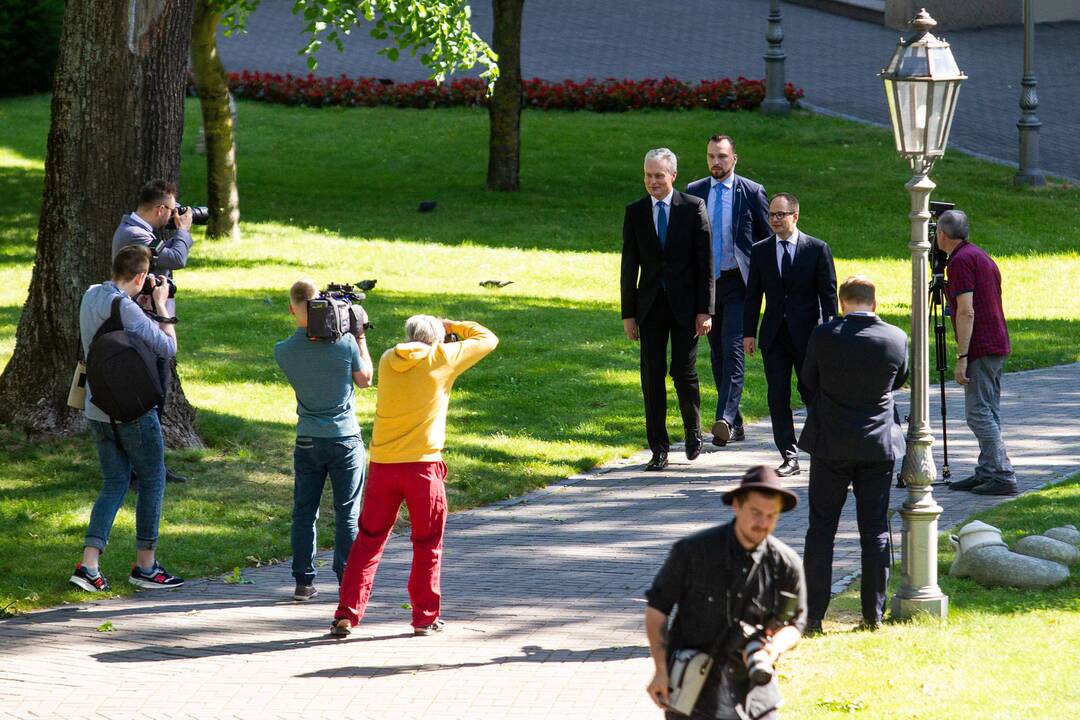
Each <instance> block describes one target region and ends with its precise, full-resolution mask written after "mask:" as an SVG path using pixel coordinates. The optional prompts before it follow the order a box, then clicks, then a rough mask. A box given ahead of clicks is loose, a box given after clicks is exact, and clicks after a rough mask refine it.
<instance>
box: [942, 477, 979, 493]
mask: <svg viewBox="0 0 1080 720" xmlns="http://www.w3.org/2000/svg"><path fill="white" fill-rule="evenodd" d="M982 483H983V481H982V480H979V479H978V478H976V477H975V476H974V475H972V476H970V477H966V478H964V479H963V480H957V481H956V482H951V483H949V489H950V490H974V489H975V486H976V485H982Z"/></svg>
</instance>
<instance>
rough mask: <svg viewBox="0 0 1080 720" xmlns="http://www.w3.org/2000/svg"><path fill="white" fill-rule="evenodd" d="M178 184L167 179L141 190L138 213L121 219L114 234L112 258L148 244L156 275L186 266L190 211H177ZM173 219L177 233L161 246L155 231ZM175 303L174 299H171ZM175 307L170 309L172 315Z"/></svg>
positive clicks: (151, 182) (151, 270) (152, 183)
mask: <svg viewBox="0 0 1080 720" xmlns="http://www.w3.org/2000/svg"><path fill="white" fill-rule="evenodd" d="M176 209H177V208H176V185H174V184H173V183H171V182H169V181H168V180H164V179H161V178H159V179H157V180H151V181H150V182H148V183H146V184H145V185H143V187H142V190H140V191H139V206H138V208H136V210H135V212H133V213H130V214H128V215H125V216H124V217H123V218H121V219H120V227H118V228H116V233H115V234H114V235H113V241H112V255H113V257H116V253H118V252H120V248H122V247H124V246H125V245H136V244H138V245H146V246H147V247H149V248H150V249H151V250H152V251H153V252H154V261H153V264H151V266H150V272H152V273H154V274H155V275H170V276H171V275H172V271H173V270H179V269H180V268H182V267H184V266H185V265H187V259H188V253H189V252H191V245H192V242H193V241H192V239H191V209H190V208H189V209H188V210H187V211H186V212H185V213H184V214H183V215H181V214H179V213H178V212H177V211H176ZM171 220H174V221H175V225H176V233H175V234H174V235H173V236H172V237H171V238H169V239H168V240H165V241H164V242H163V243H161V244H160V246H159V240H158V238H157V236H156V235H155V233H156V232H159V231H161V230H162V229H164V227H165V226H166V225H168V224H169V221H171ZM169 303H170V304H173V305H175V304H174V303H173V300H172V299H170V300H169ZM174 309H175V307H170V308H168V310H169V312H170V313H171V312H173V310H174Z"/></svg>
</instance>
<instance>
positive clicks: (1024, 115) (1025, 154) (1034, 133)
mask: <svg viewBox="0 0 1080 720" xmlns="http://www.w3.org/2000/svg"><path fill="white" fill-rule="evenodd" d="M1034 54H1035V18H1034V16H1033V15H1032V8H1031V0H1024V77H1023V78H1022V79H1021V80H1020V86H1021V87H1022V88H1024V89H1023V91H1022V92H1021V93H1020V120H1018V121H1017V123H1016V127H1017V128H1018V129H1019V130H1020V168H1019V169H1018V170H1017V171H1016V175H1015V176H1014V177H1013V183H1014V184H1015V185H1032V186H1040V185H1045V184H1046V176H1045V175H1043V171H1042V170H1040V169H1039V128H1041V127H1042V123H1041V122H1040V121H1039V118H1038V117H1037V116H1036V115H1035V111H1036V110H1037V109H1038V107H1039V94H1038V93H1037V92H1036V91H1035V87H1036V85H1038V83H1037V82H1035V71H1034V70H1032V68H1031V63H1032V56H1033V55H1034Z"/></svg>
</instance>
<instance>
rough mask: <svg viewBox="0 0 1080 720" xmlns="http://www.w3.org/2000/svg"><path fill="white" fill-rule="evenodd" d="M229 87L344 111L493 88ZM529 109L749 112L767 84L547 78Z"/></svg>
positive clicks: (481, 95)
mask: <svg viewBox="0 0 1080 720" xmlns="http://www.w3.org/2000/svg"><path fill="white" fill-rule="evenodd" d="M229 89H230V90H232V93H233V95H234V96H236V97H238V98H247V99H249V100H261V101H263V102H269V103H278V104H283V105H307V106H311V107H322V106H324V105H343V106H347V107H375V106H377V105H386V106H389V107H402V108H436V107H484V106H486V105H487V94H486V85H485V83H484V81H482V80H479V79H477V78H457V79H454V80H452V81H451V82H449V83H444V84H438V83H436V82H434V81H432V80H418V81H416V82H410V83H394V82H391V81H388V80H387V81H380V80H377V79H376V78H369V77H361V78H350V77H347V76H345V75H341V76H340V77H315V76H314V75H310V74H309V75H306V76H302V77H301V76H297V75H280V74H278V73H260V72H251V71H249V70H244V71H243V72H240V73H229ZM521 90H522V103H523V104H524V106H525V107H534V108H540V109H543V110H589V111H592V112H625V111H627V110H639V109H641V108H663V109H668V110H676V109H678V110H691V109H693V108H707V109H709V110H749V109H752V108H755V107H757V106H758V105H760V104H761V102H762V101H763V100H764V99H765V82H764V81H763V80H750V79H747V78H744V77H739V78H736V79H735V80H731V79H729V78H724V79H722V80H702V81H701V82H699V83H698V84H697V85H689V84H687V83H684V82H682V81H681V80H676V79H675V78H669V77H665V78H662V79H660V80H655V79H647V80H616V79H614V78H608V79H606V80H596V79H593V78H588V79H586V80H583V81H581V82H576V81H574V80H564V81H562V82H550V81H548V80H541V79H540V78H532V79H531V80H525V81H524V82H522V84H521ZM784 94H785V96H786V97H787V99H788V101H789V102H791V104H792V105H794V104H795V103H797V102H798V101H799V99H800V98H801V97H803V91H802V89H801V88H796V87H795V86H794V85H792V84H791V83H788V84H787V85H786V86H785V88H784Z"/></svg>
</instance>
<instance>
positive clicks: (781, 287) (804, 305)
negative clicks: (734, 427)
mask: <svg viewBox="0 0 1080 720" xmlns="http://www.w3.org/2000/svg"><path fill="white" fill-rule="evenodd" d="M798 221H799V200H798V198H796V197H795V196H794V195H791V194H790V193H777V194H776V195H773V198H772V201H771V202H770V203H769V227H771V228H772V230H773V235H772V237H770V238H768V239H766V240H762V241H761V242H759V243H757V244H756V245H754V247H753V248H751V250H750V273H749V275H748V276H747V280H746V308H745V311H744V314H743V336H744V337H743V351H744V352H745V353H746V354H747V355H753V354H754V351H755V350H756V349H757V345H758V344H759V343H760V345H761V359H762V360H763V361H764V363H765V381H766V383H767V384H768V399H769V418H770V419H771V420H772V431H773V442H775V443H776V449H777V450H779V451H780V456H781V458H782V459H783V462H782V463H781V465H780V467H778V468H777V469H776V473H777V474H778V475H780V476H782V477H786V476H789V475H797V474H798V473H799V472H800V471H799V459H798V449H797V448H796V447H795V423H794V421H793V420H792V417H791V371H792V369H794V370H795V375H796V377H797V378H798V381H799V382H798V388H799V395H800V397H801V398H802V401H803V403H806V402H807V401H808V398H809V394H808V393H807V391H806V387H805V385H804V384H803V381H802V366H803V359H804V358H805V357H806V343H807V341H808V340H809V339H810V332H811V331H812V330H813V329H814V328H815V327H816V326H817V325H819V324H820V323H822V322H828V321H829V320H832V318H833V317H834V316H835V315H836V270H835V268H834V267H833V259H832V253H831V252H830V251H829V246H828V245H826V244H825V243H824V242H822V241H821V240H818V239H817V238H815V237H811V236H810V235H807V234H806V233H804V232H800V231H799V229H798V227H797V223H798ZM763 296H764V298H765V315H764V317H761V299H762V297H763ZM759 318H761V330H760V333H759V332H758V319H759ZM755 334H756V335H757V336H758V338H757V342H755V340H754V336H755Z"/></svg>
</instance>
